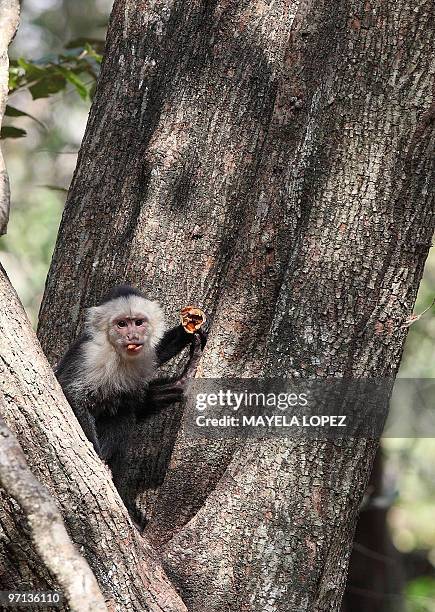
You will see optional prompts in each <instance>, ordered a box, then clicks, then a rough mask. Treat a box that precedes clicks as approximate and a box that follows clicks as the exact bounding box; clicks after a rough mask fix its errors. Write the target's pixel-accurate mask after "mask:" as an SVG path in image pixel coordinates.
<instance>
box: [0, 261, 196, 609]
mask: <svg viewBox="0 0 435 612" xmlns="http://www.w3.org/2000/svg"><path fill="white" fill-rule="evenodd" d="M0 395H1V397H2V398H3V403H2V416H3V417H4V418H5V420H6V421H7V423H8V426H9V427H10V429H12V430H13V432H14V433H15V435H16V436H17V438H18V439H19V442H20V445H21V447H22V449H23V451H24V454H25V456H26V459H27V462H28V464H29V467H30V469H31V470H32V472H33V474H34V475H35V476H36V477H37V478H38V480H39V481H40V482H41V483H43V484H44V485H45V487H46V488H47V489H48V491H49V492H50V493H51V495H52V496H53V497H54V498H55V499H56V501H57V504H58V506H59V509H60V510H61V513H62V516H63V519H64V521H65V525H66V528H67V530H68V532H69V535H70V537H71V539H72V540H73V542H74V543H75V544H76V546H77V547H78V549H79V550H80V552H83V553H84V555H85V556H86V559H87V560H88V562H89V565H90V566H91V568H92V569H93V571H94V574H95V576H96V578H97V580H98V582H99V585H100V588H101V590H102V591H103V593H104V595H105V598H106V600H107V605H108V608H109V609H110V610H119V611H121V610H127V609H128V610H137V611H142V610H156V611H163V610H164V611H165V612H166V611H167V610H172V611H177V612H180V611H184V610H186V608H185V606H184V605H183V603H182V602H181V600H180V599H179V597H178V596H177V595H176V593H175V592H174V591H173V589H172V588H171V585H170V584H169V582H168V580H167V578H166V577H165V575H164V572H163V571H162V569H161V567H160V564H159V562H158V561H157V559H156V555H155V554H154V553H153V551H152V550H151V549H150V547H149V546H148V545H147V544H146V542H145V540H144V539H143V538H141V537H140V536H139V534H138V533H137V531H136V529H135V528H134V527H133V525H132V524H131V522H130V521H129V519H128V516H127V512H126V510H125V508H124V507H123V504H122V502H121V500H120V498H119V496H118V494H117V492H116V490H115V488H114V486H113V484H112V482H111V478H110V476H109V473H108V470H107V469H106V468H105V467H104V465H103V464H102V463H101V461H99V459H98V457H97V456H96V454H95V453H94V451H93V449H92V446H91V445H90V443H89V442H87V440H86V438H85V437H84V434H83V432H82V431H81V429H80V426H79V425H78V423H77V421H76V419H75V418H74V415H73V413H72V411H71V408H70V407H69V405H68V403H67V402H66V400H65V398H64V397H63V395H62V390H61V389H60V387H59V385H58V383H57V381H56V379H55V378H54V375H53V372H52V370H51V368H50V367H49V365H48V363H47V361H46V359H45V357H44V355H43V353H42V351H41V348H40V347H39V344H38V341H37V339H36V336H35V334H34V332H33V331H32V329H31V326H30V323H29V322H28V320H27V318H26V316H25V314H24V311H23V309H22V307H21V306H20V304H19V302H18V299H17V297H16V295H15V293H14V292H13V290H12V289H11V286H10V284H9V282H8V281H7V279H6V277H5V275H4V272H3V269H2V268H1V267H0ZM0 493H1V504H0V531H1V533H2V537H1V541H0V557H1V559H2V566H1V574H0V587H1V589H2V590H5V589H13V590H16V589H20V588H27V589H29V588H30V589H31V590H39V589H41V590H47V589H48V590H50V589H56V588H58V589H59V590H62V589H61V588H60V585H59V584H57V583H56V581H55V580H54V579H53V577H52V575H51V574H50V573H49V572H48V571H47V569H46V567H45V566H44V564H43V563H41V559H40V557H39V555H38V553H37V551H38V550H39V548H38V546H36V548H35V546H34V544H33V543H32V541H31V537H30V534H29V528H28V526H27V523H26V521H25V520H24V517H25V515H24V514H23V513H22V511H21V510H20V509H19V507H18V506H17V504H16V502H15V501H14V500H13V499H12V498H11V497H10V496H9V495H8V494H7V493H5V491H3V490H0ZM29 503H30V504H31V503H32V500H29ZM37 507H40V504H37ZM30 522H31V525H32V521H30ZM38 544H42V542H38ZM59 554H60V551H59ZM54 562H55V559H51V564H50V565H49V566H48V567H50V569H52V567H53V563H54ZM75 603H76V604H77V603H78V602H77V601H76V602H75ZM94 609H95V610H97V609H99V608H98V607H97V601H95V606H94Z"/></svg>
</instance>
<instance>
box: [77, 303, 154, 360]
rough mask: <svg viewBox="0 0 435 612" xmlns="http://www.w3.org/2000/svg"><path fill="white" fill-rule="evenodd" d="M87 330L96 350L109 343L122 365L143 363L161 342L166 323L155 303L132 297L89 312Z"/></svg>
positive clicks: (90, 309) (91, 309)
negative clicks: (124, 363)
mask: <svg viewBox="0 0 435 612" xmlns="http://www.w3.org/2000/svg"><path fill="white" fill-rule="evenodd" d="M87 328H88V331H89V332H90V335H91V337H92V338H93V339H94V340H95V341H96V342H97V344H98V345H99V346H103V345H104V343H105V342H106V346H107V341H108V342H109V344H110V345H111V346H112V347H113V348H114V349H115V351H116V353H117V354H118V355H119V356H120V357H122V359H123V360H124V361H127V362H132V361H136V360H140V361H141V362H142V361H143V360H144V359H145V360H146V359H149V358H150V350H152V349H154V348H155V347H156V346H157V344H158V342H159V340H160V339H161V338H162V336H163V334H164V331H165V323H164V317H163V312H162V309H161V308H160V306H159V304H158V303H157V302H151V301H150V300H147V299H145V298H142V297H140V296H136V295H132V296H127V297H119V298H116V299H114V300H109V301H108V302H104V303H103V304H100V305H99V306H93V307H92V308H89V309H88V313H87Z"/></svg>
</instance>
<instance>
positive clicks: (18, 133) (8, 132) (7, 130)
mask: <svg viewBox="0 0 435 612" xmlns="http://www.w3.org/2000/svg"><path fill="white" fill-rule="evenodd" d="M26 133H27V132H26V130H22V129H21V128H16V127H13V126H12V125H4V126H3V127H2V129H1V131H0V138H1V139H2V140H5V139H6V138H22V137H23V136H25V135H26Z"/></svg>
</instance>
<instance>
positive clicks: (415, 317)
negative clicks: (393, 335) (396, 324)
mask: <svg viewBox="0 0 435 612" xmlns="http://www.w3.org/2000/svg"><path fill="white" fill-rule="evenodd" d="M434 304H435V298H434V299H433V300H432V302H431V303H430V304H429V306H428V307H427V308H425V309H424V310H423V312H420V314H418V315H411V316H410V317H408V318H407V320H406V321H405V323H404V324H403V325H402V328H406V327H410V326H411V325H412V324H413V323H415V322H416V321H419V320H420V319H421V317H422V316H423V315H424V314H426V312H428V310H430V309H431V308H432V307H433V305H434Z"/></svg>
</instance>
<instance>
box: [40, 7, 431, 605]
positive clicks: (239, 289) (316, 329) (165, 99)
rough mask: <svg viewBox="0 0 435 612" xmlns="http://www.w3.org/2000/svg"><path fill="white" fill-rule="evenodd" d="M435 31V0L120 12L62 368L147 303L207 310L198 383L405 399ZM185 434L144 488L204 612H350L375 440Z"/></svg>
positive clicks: (71, 236)
mask: <svg viewBox="0 0 435 612" xmlns="http://www.w3.org/2000/svg"><path fill="white" fill-rule="evenodd" d="M434 23H435V20H434V14H433V5H432V3H430V2H428V1H424V0H423V1H422V2H420V3H418V4H415V3H411V2H410V1H409V0H396V1H395V2H394V3H393V2H381V0H371V1H369V2H367V1H366V0H364V1H362V0H337V1H336V2H326V0H324V1H320V2H313V1H311V0H304V1H302V0H301V1H297V0H294V1H292V2H284V0H278V1H276V2H266V1H261V0H260V1H258V2H248V1H243V2H235V1H231V0H215V1H213V2H203V1H199V0H196V1H193V2H189V3H181V2H176V1H175V0H159V1H158V0H150V1H147V2H144V1H142V0H140V1H133V0H116V1H115V4H114V8H113V12H112V17H111V21H110V27H109V32H108V40H107V48H106V56H105V60H104V64H103V69H102V74H101V77H100V81H99V83H98V88H97V92H96V96H95V100H94V103H93V106H92V109H91V113H90V118H89V122H88V126H87V130H86V134H85V138H84V141H83V145H82V148H81V151H80V156H79V161H78V166H77V170H76V173H75V176H74V179H73V182H72V185H71V189H70V193H69V196H68V200H67V204H66V208H65V213H64V216H63V220H62V224H61V228H60V232H59V238H58V242H57V246H56V250H55V253H54V258H53V262H52V266H51V270H50V274H49V277H48V281H47V287H46V293H45V297H44V302H43V306H42V310H41V320H40V328H39V336H40V339H41V342H42V345H43V347H44V350H45V351H46V353H47V355H48V356H49V359H50V360H51V361H52V362H54V361H56V360H57V359H58V358H59V356H60V355H61V354H62V353H63V351H64V350H65V348H66V345H67V343H68V342H69V341H70V340H71V339H72V338H73V337H74V336H75V335H76V334H77V333H78V330H79V328H80V325H81V323H82V320H83V318H82V313H83V308H84V307H85V306H87V305H91V304H93V303H94V302H95V300H96V299H98V298H99V297H100V296H101V294H102V292H103V291H105V290H106V289H107V288H108V287H109V286H110V285H112V284H113V283H116V282H119V281H120V280H129V281H131V282H133V283H136V284H138V285H139V286H141V287H142V288H144V290H145V291H147V292H148V293H149V294H150V295H151V296H152V297H157V298H159V299H160V300H162V302H163V303H164V305H165V307H166V310H167V312H169V313H174V312H176V311H177V309H179V308H180V307H181V306H184V305H185V304H186V303H190V302H196V303H198V304H199V305H200V306H202V307H203V308H204V309H205V310H206V312H207V313H208V315H209V316H210V318H211V321H212V326H211V333H210V337H209V341H208V344H207V348H206V352H205V355H204V358H203V361H202V366H201V374H202V375H203V376H208V377H220V376H227V377H231V376H245V377H256V376H261V375H271V374H273V375H274V376H279V377H306V376H308V377H312V376H317V377H346V376H347V377H373V376H377V377H394V375H395V373H396V371H397V368H398V365H399V362H400V357H401V353H402V348H403V343H404V339H405V335H406V330H405V329H404V328H403V327H402V324H403V322H404V320H405V319H406V317H407V316H408V315H409V314H410V313H411V312H412V307H413V304H414V300H415V296H416V292H417V288H418V284H419V281H420V278H421V275H422V271H423V266H424V261H425V258H426V256H427V252H428V249H429V246H430V241H431V236H432V232H433V227H434V221H433V197H432V196H433V194H432V186H431V182H430V181H431V179H433V165H432V163H433V162H432V157H431V154H430V153H431V147H432V146H433V141H434V130H433V125H434V101H433V80H434V71H435V66H434V62H433V58H432V57H431V56H432V52H431V48H432V40H433V26H434ZM229 311H230V312H231V322H230V325H229V322H228V320H227V313H228V312H229ZM181 418H182V415H180V413H179V412H176V413H175V412H174V413H166V414H165V415H163V416H160V417H157V418H155V419H153V420H152V421H151V422H150V424H149V425H148V427H147V429H145V430H143V431H142V432H141V436H142V439H141V444H142V449H141V451H142V455H143V457H144V459H143V461H142V463H141V462H136V464H135V466H136V467H137V466H139V467H140V472H141V474H138V472H137V470H136V471H135V466H133V465H132V467H131V472H132V473H131V474H130V477H131V481H132V482H133V481H135V485H136V484H137V483H138V480H140V477H142V482H141V483H140V484H141V485H142V486H146V487H147V489H148V490H147V491H146V492H145V494H144V495H143V496H142V497H141V498H140V499H139V500H138V504H139V506H140V507H141V508H144V507H146V509H147V510H146V511H147V515H148V518H149V519H150V520H149V522H148V525H147V529H146V533H147V535H148V537H149V538H150V540H151V541H152V542H153V544H154V546H155V547H156V548H158V549H159V551H160V554H161V557H162V559H163V560H164V564H165V568H166V570H167V572H168V573H169V574H170V576H171V578H172V579H173V581H174V583H175V584H176V585H177V587H178V588H179V590H180V593H181V596H182V598H183V600H184V601H185V603H186V605H187V606H188V608H189V610H193V611H202V610H203V609H204V601H207V609H209V610H213V611H216V612H218V611H219V612H220V611H223V610H251V611H257V610H258V611H260V610H261V611H262V612H264V611H274V612H289V611H291V612H293V611H294V612H302V611H310V612H311V611H316V612H317V611H318V612H320V611H326V610H328V611H329V610H338V609H339V605H340V599H341V596H342V592H343V586H344V581H345V574H346V565H347V559H348V555H349V550H350V544H351V541H352V534H353V529H354V524H355V520H356V516H357V512H358V506H359V503H360V501H361V497H362V494H363V492H364V488H365V485H366V482H367V477H368V474H369V472H370V468H371V465H372V461H373V457H374V453H375V451H376V446H377V444H376V441H367V440H361V439H360V440H349V439H347V440H341V441H338V442H331V441H329V442H328V441H325V440H319V441H315V442H314V441H310V442H308V441H305V442H300V441H299V442H296V441H295V440H283V439H280V440H276V439H274V440H267V441H263V442H258V441H249V442H246V443H245V444H238V443H223V442H214V443H211V442H209V441H203V440H202V441H201V440H191V439H187V438H185V437H184V436H183V434H182V433H181V432H178V426H179V422H180V419H181ZM132 486H133V485H132ZM85 548H86V547H85Z"/></svg>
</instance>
